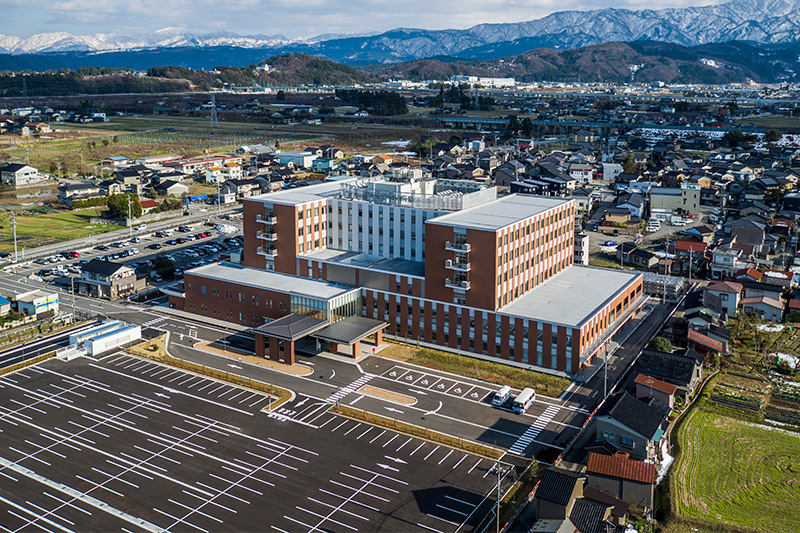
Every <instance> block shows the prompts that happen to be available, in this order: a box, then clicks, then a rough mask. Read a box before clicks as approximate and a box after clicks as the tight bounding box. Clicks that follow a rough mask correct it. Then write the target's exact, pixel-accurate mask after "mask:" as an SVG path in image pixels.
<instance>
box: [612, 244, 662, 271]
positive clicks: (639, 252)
mask: <svg viewBox="0 0 800 533" xmlns="http://www.w3.org/2000/svg"><path fill="white" fill-rule="evenodd" d="M617 260H619V261H620V262H624V263H625V264H628V265H634V266H637V267H640V268H647V269H650V268H654V267H655V266H656V265H657V264H658V257H656V255H655V254H654V253H652V252H648V251H647V250H643V249H641V248H638V247H637V246H636V245H635V244H634V243H632V242H623V243H622V244H621V245H620V246H618V247H617Z"/></svg>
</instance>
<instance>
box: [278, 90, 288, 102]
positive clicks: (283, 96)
mask: <svg viewBox="0 0 800 533" xmlns="http://www.w3.org/2000/svg"><path fill="white" fill-rule="evenodd" d="M275 99H276V100H277V101H279V102H283V101H284V100H286V93H285V92H283V91H278V92H277V93H276V94H275Z"/></svg>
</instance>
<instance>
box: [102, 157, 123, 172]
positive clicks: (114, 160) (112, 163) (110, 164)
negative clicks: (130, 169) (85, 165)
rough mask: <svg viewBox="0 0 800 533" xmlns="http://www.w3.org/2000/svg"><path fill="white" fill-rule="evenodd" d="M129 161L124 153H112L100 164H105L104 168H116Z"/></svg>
mask: <svg viewBox="0 0 800 533" xmlns="http://www.w3.org/2000/svg"><path fill="white" fill-rule="evenodd" d="M128 161H129V160H128V158H127V157H125V156H124V155H112V156H111V157H107V158H105V159H103V160H102V161H101V162H100V164H101V165H102V166H103V168H110V169H112V170H116V169H117V168H119V167H120V166H123V165H127V164H128Z"/></svg>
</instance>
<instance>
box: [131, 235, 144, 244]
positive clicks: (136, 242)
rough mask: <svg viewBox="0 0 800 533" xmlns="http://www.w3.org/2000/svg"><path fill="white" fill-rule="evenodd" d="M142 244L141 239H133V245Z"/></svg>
mask: <svg viewBox="0 0 800 533" xmlns="http://www.w3.org/2000/svg"><path fill="white" fill-rule="evenodd" d="M140 242H142V239H140V238H139V237H134V238H133V239H131V243H133V244H138V243H140Z"/></svg>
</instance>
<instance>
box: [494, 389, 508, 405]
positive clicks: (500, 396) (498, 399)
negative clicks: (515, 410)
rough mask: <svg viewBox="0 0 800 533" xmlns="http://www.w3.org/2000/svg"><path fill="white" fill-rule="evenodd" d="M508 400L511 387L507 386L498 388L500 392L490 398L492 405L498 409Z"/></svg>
mask: <svg viewBox="0 0 800 533" xmlns="http://www.w3.org/2000/svg"><path fill="white" fill-rule="evenodd" d="M509 398H511V387H509V386H508V385H503V386H502V387H500V390H498V391H497V392H495V393H494V397H493V398H492V405H494V406H495V407H500V406H502V405H503V404H504V403H506V402H507V401H508V399H509Z"/></svg>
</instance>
